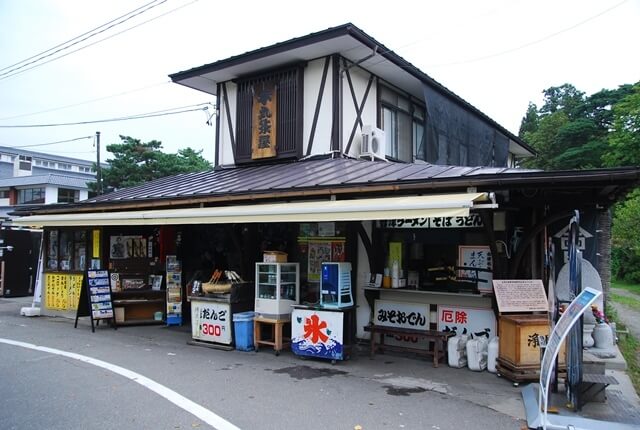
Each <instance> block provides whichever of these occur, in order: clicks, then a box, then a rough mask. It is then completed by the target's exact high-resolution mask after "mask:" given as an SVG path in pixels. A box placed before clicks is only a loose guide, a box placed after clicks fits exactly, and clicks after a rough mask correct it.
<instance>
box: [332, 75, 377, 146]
mask: <svg viewBox="0 0 640 430" xmlns="http://www.w3.org/2000/svg"><path fill="white" fill-rule="evenodd" d="M349 74H350V76H351V83H352V84H353V90H354V93H355V95H356V102H357V107H360V104H361V103H362V100H363V99H364V95H365V92H366V91H367V84H368V82H369V76H370V73H368V72H366V71H365V70H363V69H361V68H359V67H352V68H351V69H349ZM341 79H342V106H343V108H342V144H343V147H342V149H343V151H346V150H347V146H348V145H349V137H350V136H351V131H352V130H353V124H354V123H355V121H356V117H357V112H356V105H355V104H354V102H353V96H352V95H351V89H350V88H349V80H348V79H347V76H346V74H345V73H342V78H341ZM376 79H377V78H374V81H373V82H372V84H371V88H370V89H369V94H367V101H366V103H365V105H364V108H363V110H362V114H361V116H360V118H361V120H362V125H371V126H374V127H375V126H376V119H377V113H376V106H377V103H376V100H377V99H378V94H377V81H376ZM361 142H362V128H361V127H360V125H359V124H358V125H357V128H356V132H355V134H354V137H353V141H352V143H351V147H350V148H349V155H351V156H354V157H357V156H358V155H359V154H360V144H361Z"/></svg>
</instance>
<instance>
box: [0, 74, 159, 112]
mask: <svg viewBox="0 0 640 430" xmlns="http://www.w3.org/2000/svg"><path fill="white" fill-rule="evenodd" d="M170 83H171V81H164V82H158V83H155V84H151V85H147V86H144V87H140V88H134V89H132V90H127V91H122V92H120V93H117V94H111V95H108V96H103V97H98V98H95V99H90V100H84V101H81V102H78V103H72V104H68V105H64V106H58V107H54V108H50V109H45V110H41V111H37V112H30V113H23V114H19V115H13V116H6V117H4V118H0V121H6V120H9V119H16V118H24V117H28V116H33V115H39V114H41V113H49V112H55V111H58V110H63V109H69V108H72V107H77V106H82V105H86V104H89V103H94V102H97V101H102V100H107V99H110V98H114V97H120V96H124V95H127V94H131V93H135V92H138V91H144V90H147V89H149V88H154V87H158V86H160V85H166V84H170Z"/></svg>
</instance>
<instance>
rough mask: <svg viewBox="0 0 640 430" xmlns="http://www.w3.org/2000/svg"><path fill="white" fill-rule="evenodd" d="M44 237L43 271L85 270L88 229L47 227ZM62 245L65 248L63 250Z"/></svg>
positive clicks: (89, 236) (88, 238) (89, 235)
mask: <svg viewBox="0 0 640 430" xmlns="http://www.w3.org/2000/svg"><path fill="white" fill-rule="evenodd" d="M44 238H45V259H46V261H45V265H44V267H45V271H49V272H84V271H85V270H87V267H88V266H87V264H88V257H87V256H88V251H89V249H90V248H89V245H90V243H89V241H90V238H91V234H90V230H84V229H70V228H56V229H50V230H49V229H47V230H45V236H44ZM63 242H64V243H63ZM63 247H64V248H66V249H64V250H63V249H62V248H63Z"/></svg>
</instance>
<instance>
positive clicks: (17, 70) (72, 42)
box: [0, 0, 167, 78]
mask: <svg viewBox="0 0 640 430" xmlns="http://www.w3.org/2000/svg"><path fill="white" fill-rule="evenodd" d="M166 1H167V0H160V3H158V0H154V1H152V2H151V3H147V5H145V6H142V8H145V7H146V9H144V10H142V11H140V9H141V8H138V9H135V10H134V11H132V12H129V13H127V14H125V15H123V16H124V17H126V18H124V19H122V17H120V18H116V20H119V19H120V21H118V22H116V23H113V21H109V23H107V24H103V25H101V26H100V27H97V29H100V30H99V31H97V32H94V31H95V30H96V29H94V30H91V31H89V32H87V33H90V34H88V35H87V33H84V34H83V35H81V36H77V37H75V38H73V39H71V40H70V41H67V42H64V43H62V44H61V45H62V47H60V48H58V49H55V47H54V48H50V49H48V50H47V51H44V52H45V53H46V54H44V55H36V57H37V58H35V59H33V60H31V61H28V60H23V61H21V62H19V63H17V64H20V63H23V62H25V61H27V62H26V63H24V64H22V65H20V66H17V67H14V68H12V69H10V70H7V71H5V72H2V73H0V78H3V77H9V76H13V75H17V74H18V73H22V72H20V70H21V69H23V68H25V67H27V66H29V65H31V64H34V63H37V62H39V61H41V60H43V59H45V58H48V57H51V56H52V55H55V54H57V53H59V52H62V51H64V50H67V49H69V48H71V47H72V46H75V45H77V44H79V43H82V42H84V41H85V40H87V39H90V38H92V37H94V36H97V35H99V34H101V33H104V32H105V31H108V30H110V29H112V28H113V27H116V26H118V25H120V24H124V23H125V22H127V21H129V20H130V19H133V18H135V17H136V16H138V15H140V14H143V13H145V12H147V11H149V10H151V9H153V8H154V7H156V6H159V5H161V4H163V3H165V2H166ZM154 3H155V4H154ZM149 5H150V6H149ZM147 6H148V7H147ZM136 11H137V12H136ZM134 12H135V13H134ZM105 26H106V27H105ZM102 27H105V28H102ZM92 32H93V33H92ZM85 35H86V36H85ZM82 36H84V37H82ZM78 38H80V39H79V40H76V39H78ZM58 46H60V45H58ZM89 46H90V45H89ZM51 50H53V52H49V51H51ZM73 52H75V51H73ZM61 57H62V56H61ZM61 57H56V59H57V58H61ZM31 58H33V57H31ZM46 63H48V61H47V62H45V63H43V64H46ZM9 67H11V66H9ZM6 69H7V67H5V68H4V69H2V70H6ZM31 69H32V67H31V68H28V69H27V70H31ZM25 71H26V70H25ZM14 72H15V73H14Z"/></svg>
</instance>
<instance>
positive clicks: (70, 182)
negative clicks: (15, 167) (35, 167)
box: [0, 173, 94, 189]
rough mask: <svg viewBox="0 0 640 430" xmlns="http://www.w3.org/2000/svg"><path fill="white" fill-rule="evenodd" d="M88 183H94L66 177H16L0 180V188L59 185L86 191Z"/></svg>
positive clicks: (52, 175) (50, 175) (51, 175)
mask: <svg viewBox="0 0 640 430" xmlns="http://www.w3.org/2000/svg"><path fill="white" fill-rule="evenodd" d="M87 182H94V181H91V180H89V179H86V178H78V177H76V176H66V175H56V174H53V173H51V174H49V175H30V176H15V177H13V178H6V179H0V188H7V187H23V186H29V185H58V186H61V187H68V188H78V189H86V188H87Z"/></svg>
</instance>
